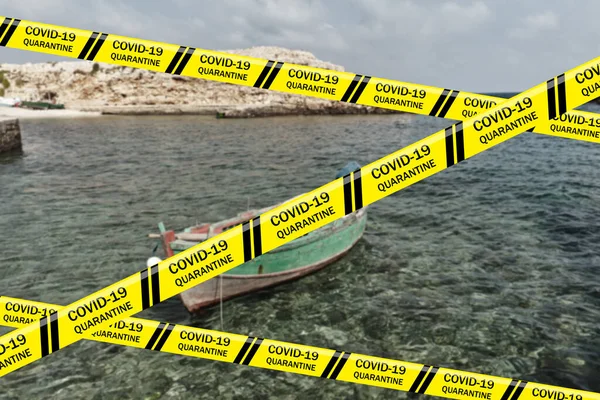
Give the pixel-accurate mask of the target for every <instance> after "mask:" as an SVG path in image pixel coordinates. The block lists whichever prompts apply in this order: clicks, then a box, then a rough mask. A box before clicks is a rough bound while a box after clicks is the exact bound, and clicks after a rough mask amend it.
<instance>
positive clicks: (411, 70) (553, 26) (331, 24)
mask: <svg viewBox="0 0 600 400" xmlns="http://www.w3.org/2000/svg"><path fill="white" fill-rule="evenodd" d="M0 13H2V14H4V15H5V16H9V17H15V18H21V19H28V20H33V21H39V22H45V23H51V24H57V25H65V26H71V27H76V28H82V29H88V30H98V31H103V32H107V33H114V34H121V35H125V36H134V37H139V38H143V39H151V40H157V41H163V42H168V43H174V44H181V45H189V46H194V47H200V48H204V49H210V50H221V49H235V48H243V47H250V46H258V45H275V46H282V47H287V48H292V49H302V50H308V51H310V52H312V53H314V54H315V55H316V56H317V57H318V58H320V59H322V60H326V61H330V62H333V63H336V64H340V65H343V66H344V67H345V68H346V70H347V71H351V72H356V73H363V74H368V75H371V76H378V77H382V78H390V79H398V80H401V81H408V82H414V83H421V84H426V85H432V86H443V87H447V88H451V89H458V90H466V91H475V92H490V91H522V90H524V89H527V88H529V87H530V86H533V85H536V84H538V83H540V82H542V81H544V80H546V79H548V78H550V77H552V76H554V75H558V74H560V73H561V72H564V71H566V70H568V69H571V68H573V67H575V66H577V65H578V64H580V63H582V62H585V61H588V60H590V59H593V58H595V57H598V56H600V40H599V39H600V38H599V36H600V28H599V25H598V15H600V1H598V0H579V1H568V2H567V1H564V0H561V1H559V0H519V1H515V0H503V1H470V0H465V1H434V0H408V1H403V0H280V1H278V0H171V1H164V0H129V1H124V0H121V1H118V0H85V1H83V0H51V1H50V0H47V1H41V0H0ZM55 60H68V59H66V58H56V57H52V56H47V55H43V54H36V53H32V52H26V51H21V50H13V49H6V48H0V62H8V63H23V62H39V61H55Z"/></svg>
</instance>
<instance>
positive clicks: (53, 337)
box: [50, 311, 60, 353]
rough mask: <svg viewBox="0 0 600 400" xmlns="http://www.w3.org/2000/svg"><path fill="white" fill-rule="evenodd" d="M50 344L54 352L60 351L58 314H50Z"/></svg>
mask: <svg viewBox="0 0 600 400" xmlns="http://www.w3.org/2000/svg"><path fill="white" fill-rule="evenodd" d="M50 342H51V343H52V352H53V353H54V352H55V351H58V350H60V342H59V336H58V314H57V313H56V311H55V312H53V313H52V314H50Z"/></svg>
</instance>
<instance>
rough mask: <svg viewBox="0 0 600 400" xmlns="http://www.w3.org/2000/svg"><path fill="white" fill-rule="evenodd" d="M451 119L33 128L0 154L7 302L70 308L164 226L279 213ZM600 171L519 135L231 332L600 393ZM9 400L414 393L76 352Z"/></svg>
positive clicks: (205, 319) (596, 154)
mask: <svg viewBox="0 0 600 400" xmlns="http://www.w3.org/2000/svg"><path fill="white" fill-rule="evenodd" d="M586 108H587V109H590V110H593V111H600V107H598V106H589V107H586ZM450 123H451V121H448V120H439V119H435V118H430V117H419V116H412V115H406V116H405V115H402V116H369V117H357V116H343V117H290V118H273V119H255V120H216V119H213V118H208V117H114V118H113V117H106V118H102V119H73V120H39V121H23V122H21V126H22V132H23V147H24V151H23V154H20V155H19V154H17V155H14V154H13V155H9V156H2V157H0V243H2V250H1V251H0V294H1V295H7V296H12V297H20V298H26V299H31V300H38V301H45V302H50V303H55V304H68V303H71V302H73V301H75V300H78V299H79V298H81V297H84V296H86V295H88V294H90V293H92V292H94V291H96V290H98V289H101V288H102V287H104V286H106V285H109V284H111V283H113V282H115V281H117V280H119V279H122V278H124V277H126V276H128V275H130V274H132V273H135V272H137V271H138V270H140V269H141V268H143V267H144V266H145V260H146V259H147V258H148V257H149V256H150V255H151V254H152V250H153V248H154V245H155V244H156V242H155V241H154V240H152V239H148V238H147V235H148V233H151V232H156V231H157V227H156V224H157V223H158V222H159V221H164V222H165V224H166V225H167V227H174V228H183V227H185V226H188V225H190V224H193V223H196V222H201V221H217V220H220V219H223V218H228V217H231V216H233V215H235V214H236V213H237V212H239V211H243V210H245V209H246V208H247V207H248V204H249V205H250V207H263V206H268V205H271V204H273V203H275V202H279V201H282V200H285V199H287V198H289V197H291V196H294V195H297V194H300V193H303V192H305V191H308V190H312V189H314V188H316V187H318V186H320V185H322V184H324V183H327V182H329V181H330V180H331V179H333V177H334V175H335V173H336V170H337V169H338V168H340V167H342V166H343V165H344V164H345V163H346V162H347V161H350V160H356V161H358V162H359V163H361V164H362V165H365V164H367V163H369V162H371V161H373V160H376V159H377V158H379V157H381V156H384V155H385V154H387V153H389V152H391V151H393V150H396V149H400V148H402V147H404V146H406V145H409V144H410V143H412V142H414V141H416V140H418V139H420V138H423V137H425V136H427V135H429V134H431V133H433V132H435V131H437V130H439V129H441V128H444V127H445V126H447V125H449V124H450ZM599 166H600V146H599V145H595V144H590V143H585V142H579V141H573V140H567V139H561V138H554V137H549V136H544V135H539V134H532V133H525V134H522V135H520V136H519V137H516V138H514V139H512V140H510V141H508V142H506V143H504V144H501V145H499V146H497V147H495V148H493V149H492V150H490V151H488V152H485V153H482V154H479V155H477V156H475V157H474V158H472V159H470V160H467V161H466V162H464V163H461V164H460V165H459V166H456V167H453V168H450V169H448V170H446V171H443V172H442V173H440V174H437V175H435V176H433V177H430V178H428V179H426V180H425V181H423V182H421V183H418V184H416V185H414V186H411V187H409V188H407V189H405V190H403V191H401V192H399V193H397V194H395V195H393V196H390V197H388V198H386V199H384V200H382V201H380V202H378V203H375V204H374V205H373V206H371V207H370V209H369V217H368V218H369V220H368V223H367V230H366V232H365V235H364V237H363V239H362V240H361V241H360V242H359V243H358V244H357V246H356V247H355V248H354V249H353V250H352V251H351V252H350V253H349V254H348V255H347V256H346V257H345V258H343V259H342V260H341V261H339V262H337V263H335V264H333V265H331V266H329V267H328V268H326V269H324V270H323V271H321V272H320V273H318V274H315V275H312V276H310V277H307V278H305V279H302V280H300V281H297V282H294V283H291V284H287V285H285V286H281V287H279V288H277V289H274V290H270V291H268V292H264V293H261V294H255V295H251V296H248V297H245V298H241V299H237V300H234V301H230V302H227V303H225V305H224V315H223V321H224V326H223V329H224V330H227V331H230V332H235V333H240V334H251V335H255V336H261V337H266V338H270V339H277V340H283V341H291V342H298V343H305V344H309V345H315V346H322V347H328V348H338V349H341V350H345V351H350V352H358V353H363V354H371V355H376V356H383V357H391V358H396V359H401V360H407V361H414V362H420V363H433V364H436V365H440V366H444V367H450V368H457V369H464V370H470V371H475V372H482V373H488V374H494V375H500V376H508V377H514V378H521V379H526V380H531V381H537V382H541V383H547V384H554V385H561V386H568V387H576V388H581V389H586V390H593V391H600V276H599V275H600V173H599V168H598V167H599ZM160 255H162V254H160ZM139 316H140V317H146V318H152V319H157V320H162V321H168V322H173V323H178V324H186V325H192V326H196V327H202V328H209V329H217V330H219V329H221V324H220V317H219V308H218V307H216V308H214V309H212V310H210V311H209V312H208V313H207V314H205V315H203V316H190V315H189V314H188V313H187V311H186V310H185V309H184V308H183V306H182V305H181V303H180V302H179V300H178V299H176V298H173V299H170V300H167V301H165V302H164V303H161V304H159V305H157V306H155V307H153V308H151V309H149V310H147V311H145V312H144V313H143V314H140V315H139ZM0 329H1V331H0V333H2V334H3V333H6V332H8V331H10V329H9V328H0ZM0 397H1V398H2V399H17V398H18V399H21V398H23V399H24V398H68V399H111V398H143V399H171V398H181V399H199V398H202V399H212V398H219V399H265V398H274V399H275V398H277V399H292V398H302V399H305V398H311V399H346V398H350V399H374V398H406V397H407V395H406V393H403V392H396V391H391V390H384V389H378V388H372V387H367V386H361V385H354V384H350V383H343V382H335V381H329V380H322V379H317V378H311V377H303V376H300V375H292V374H286V373H280V372H274V371H269V370H262V369H257V368H251V367H240V366H236V365H232V364H225V363H219V362H213V361H208V360H202V359H195V358H186V357H182V356H175V355H170V354H162V353H157V352H151V351H144V350H138V349H130V348H125V347H119V346H111V345H106V344H101V343H94V342H87V341H86V342H84V341H82V342H79V343H77V344H74V345H72V346H70V347H68V348H66V349H64V350H61V351H60V352H59V353H57V354H53V355H52V356H50V357H48V358H46V359H44V360H43V361H38V362H35V363H33V364H31V365H30V366H28V367H25V368H23V369H22V370H19V371H17V372H15V373H12V374H10V375H8V376H6V377H5V378H2V380H1V381H0ZM411 398H414V397H411Z"/></svg>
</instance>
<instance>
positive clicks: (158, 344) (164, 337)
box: [153, 324, 175, 351]
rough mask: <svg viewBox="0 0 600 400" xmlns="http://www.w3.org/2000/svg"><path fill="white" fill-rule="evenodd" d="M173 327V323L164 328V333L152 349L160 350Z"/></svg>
mask: <svg viewBox="0 0 600 400" xmlns="http://www.w3.org/2000/svg"><path fill="white" fill-rule="evenodd" d="M173 328H175V324H168V325H167V329H165V333H163V335H162V336H161V337H160V340H159V341H158V343H157V344H156V347H155V348H154V349H153V350H154V351H160V350H161V349H162V347H163V346H164V345H165V342H166V341H167V339H168V338H169V336H170V335H171V332H173Z"/></svg>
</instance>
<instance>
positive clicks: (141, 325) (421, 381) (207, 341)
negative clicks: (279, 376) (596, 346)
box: [0, 297, 600, 400]
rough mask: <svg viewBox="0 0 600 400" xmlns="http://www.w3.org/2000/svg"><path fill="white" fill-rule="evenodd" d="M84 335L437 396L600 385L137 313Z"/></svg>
mask: <svg viewBox="0 0 600 400" xmlns="http://www.w3.org/2000/svg"><path fill="white" fill-rule="evenodd" d="M61 308H62V307H61V306H57V305H53V304H45V303H40V302H35V301H29V300H21V299H15V298H10V297H0V324H2V325H5V326H11V327H16V328H19V327H21V326H23V325H26V324H27V323H29V322H33V321H35V320H38V319H39V318H43V317H46V316H48V315H51V314H53V313H54V312H56V310H60V309H61ZM84 338H85V339H87V340H94V341H97V342H103V343H110V344H116V345H121V346H128V347H135V348H138V349H147V350H153V351H160V352H164V353H170V354H177V355H181V356H187V357H196V358H203V359H208V360H214V361H221V362H226V363H234V364H242V365H247V366H251V367H258V368H265V369H270V370H274V371H282V372H290V373H293V374H299V375H307V376H314V377H320V378H325V379H335V380H338V381H345V382H351V383H356V384H361V385H369V386H377V387H382V388H387V389H393V390H399V391H404V392H412V393H420V394H428V395H433V396H439V397H448V398H456V399H463V398H466V399H489V400H492V399H499V400H508V399H510V400H540V398H541V399H544V398H548V399H555V400H557V399H562V400H584V399H585V400H588V399H595V400H600V393H593V392H586V391H582V390H575V389H570V388H565V387H558V386H550V385H543V384H539V383H535V382H527V381H524V380H517V379H509V378H502V377H498V376H492V375H484V374H477V373H473V372H468V371H461V370H454V369H448V368H443V367H437V366H431V365H424V364H417V363H411V362H406V361H399V360H392V359H389V358H381V357H373V356H369V355H364V354H357V353H350V352H345V351H338V350H332V349H325V348H322V347H314V346H307V345H303V344H298V343H289V342H281V341H276V340H270V339H264V338H256V337H252V336H246V335H237V334H233V333H228V332H219V331H213V330H208V329H200V328H194V327H189V326H184V325H177V324H167V323H165V322H158V321H151V320H146V319H139V318H125V319H122V320H119V321H116V322H114V323H113V324H111V326H108V327H106V328H103V329H101V330H99V331H97V332H94V333H91V334H90V333H87V334H85V335H84ZM17 340H18V339H17ZM515 388H516V389H517V390H515ZM511 395H512V397H510V396H511Z"/></svg>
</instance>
